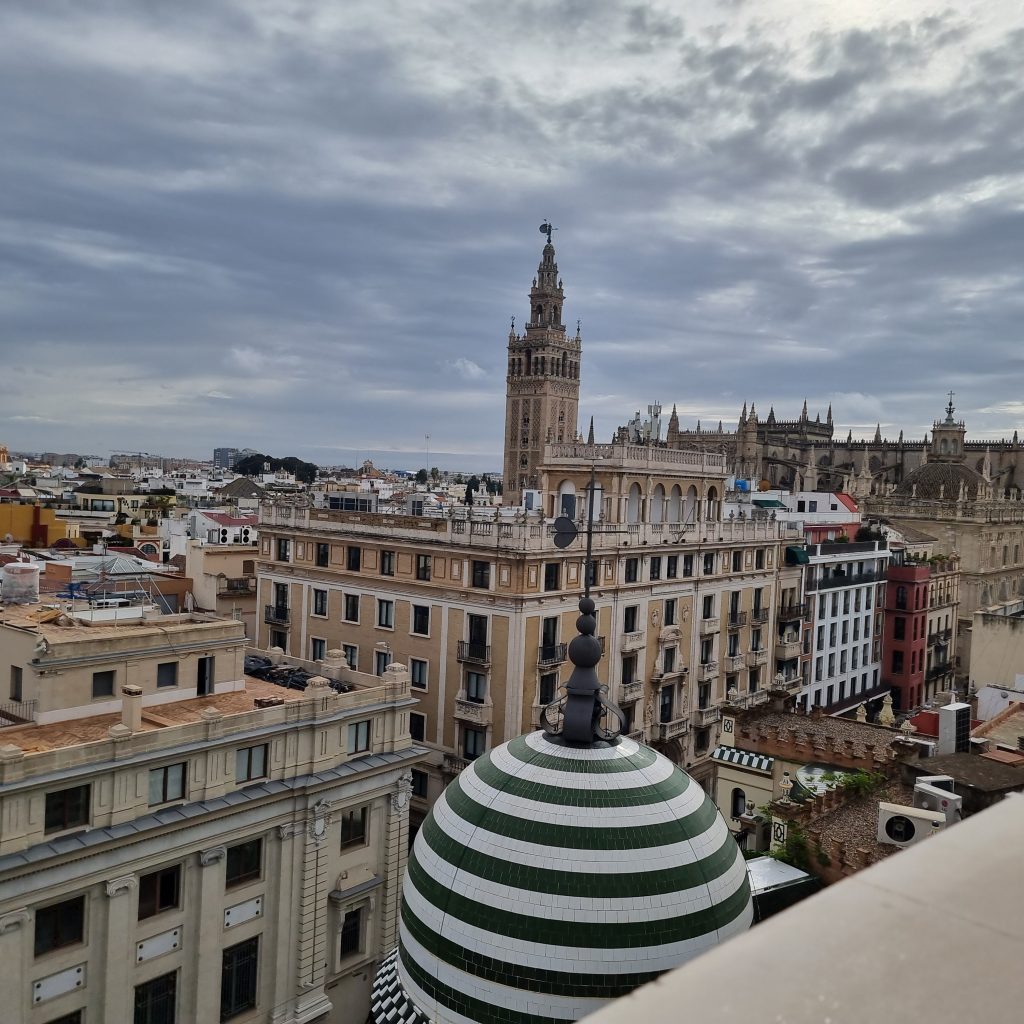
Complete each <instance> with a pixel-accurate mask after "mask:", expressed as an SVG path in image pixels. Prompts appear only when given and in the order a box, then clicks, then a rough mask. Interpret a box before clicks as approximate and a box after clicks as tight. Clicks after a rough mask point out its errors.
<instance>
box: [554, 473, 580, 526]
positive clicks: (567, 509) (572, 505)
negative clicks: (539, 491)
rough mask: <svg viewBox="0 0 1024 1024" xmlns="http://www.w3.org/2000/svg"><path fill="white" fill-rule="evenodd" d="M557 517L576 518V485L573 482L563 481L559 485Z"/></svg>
mask: <svg viewBox="0 0 1024 1024" xmlns="http://www.w3.org/2000/svg"><path fill="white" fill-rule="evenodd" d="M556 514H557V515H560V516H568V517H569V518H570V519H575V518H576V485H575V484H574V483H573V482H572V481H571V480H563V481H562V482H561V483H560V484H559V485H558V509H557V513H556Z"/></svg>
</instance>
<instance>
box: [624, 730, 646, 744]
mask: <svg viewBox="0 0 1024 1024" xmlns="http://www.w3.org/2000/svg"><path fill="white" fill-rule="evenodd" d="M627 735H628V736H629V738H630V739H631V740H636V741H637V743H646V742H647V740H646V739H645V738H644V731H643V729H634V730H633V731H632V732H631V733H628V734H627Z"/></svg>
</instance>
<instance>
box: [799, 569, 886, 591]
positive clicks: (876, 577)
mask: <svg viewBox="0 0 1024 1024" xmlns="http://www.w3.org/2000/svg"><path fill="white" fill-rule="evenodd" d="M884 579H885V573H884V572H861V573H854V574H853V575H851V576H846V575H842V576H829V577H828V578H827V579H817V578H815V577H811V578H810V579H808V580H807V589H808V590H834V589H835V588H836V587H860V586H863V585H864V584H865V583H879V582H881V581H882V580H884Z"/></svg>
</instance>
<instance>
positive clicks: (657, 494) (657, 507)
mask: <svg viewBox="0 0 1024 1024" xmlns="http://www.w3.org/2000/svg"><path fill="white" fill-rule="evenodd" d="M649 519H650V521H651V522H652V523H663V522H664V521H665V488H664V487H662V485H661V484H658V486H657V487H655V488H654V490H653V491H652V492H651V514H650V516H649Z"/></svg>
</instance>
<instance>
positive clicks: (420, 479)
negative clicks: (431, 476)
mask: <svg viewBox="0 0 1024 1024" xmlns="http://www.w3.org/2000/svg"><path fill="white" fill-rule="evenodd" d="M427 476H428V473H427V471H426V470H425V469H418V470H416V483H418V484H426V482H427Z"/></svg>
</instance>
